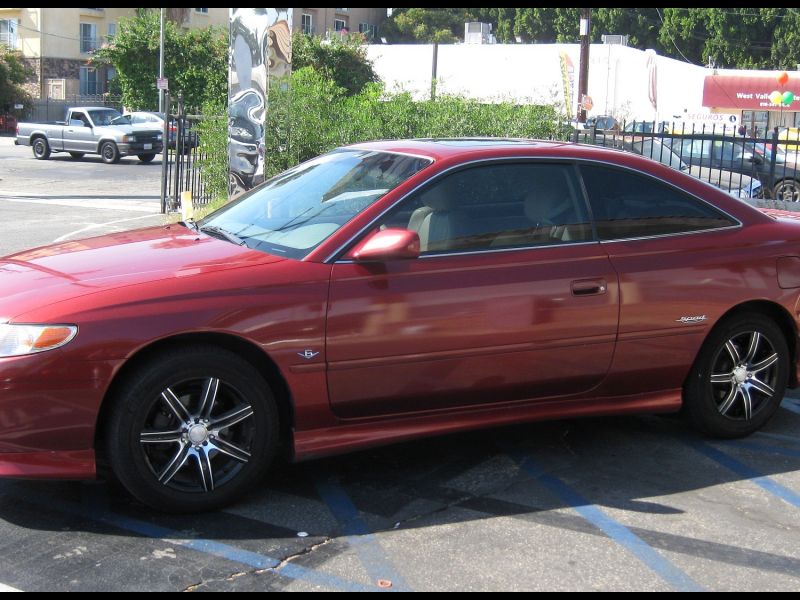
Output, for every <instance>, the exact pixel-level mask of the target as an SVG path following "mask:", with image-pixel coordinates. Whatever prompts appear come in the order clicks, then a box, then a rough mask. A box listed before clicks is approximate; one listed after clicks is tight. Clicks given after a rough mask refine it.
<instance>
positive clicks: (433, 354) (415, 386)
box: [326, 161, 618, 418]
mask: <svg viewBox="0 0 800 600" xmlns="http://www.w3.org/2000/svg"><path fill="white" fill-rule="evenodd" d="M381 227H384V228H385V227H392V228H398V227H399V228H408V229H412V230H414V231H417V232H418V233H419V236H420V241H421V256H420V257H419V258H418V259H408V260H394V261H388V262H384V263H379V264H370V263H358V262H354V261H351V260H347V259H346V258H345V259H343V260H339V261H338V262H337V263H336V264H335V265H334V266H333V271H332V278H331V288H330V302H329V309H328V322H327V346H326V352H327V357H328V389H329V394H330V402H331V405H332V409H333V411H334V412H335V413H336V414H337V415H339V416H341V417H345V418H353V417H366V416H373V415H385V414H391V413H408V412H415V411H430V410H439V409H450V408H456V407H463V406H474V405H493V404H497V403H503V402H514V401H534V400H545V399H552V398H564V397H569V396H575V395H579V394H582V393H584V392H586V391H587V390H590V389H592V388H594V387H596V386H597V385H598V384H599V383H600V382H601V381H602V380H603V378H604V377H605V375H606V373H607V371H608V368H609V365H610V362H611V358H612V355H613V350H614V343H615V337H616V329H617V317H618V314H617V311H618V286H617V278H616V273H615V272H614V269H613V268H612V266H611V264H610V261H609V259H608V256H607V255H606V253H605V252H604V251H603V250H602V248H601V247H600V244H599V243H598V242H597V241H595V239H594V234H593V229H592V226H591V224H590V219H589V217H588V211H587V209H586V206H585V201H584V199H583V196H582V194H581V193H580V187H579V186H578V184H577V178H576V175H575V170H574V166H573V165H571V164H568V163H560V164H556V163H550V164H548V163H536V162H513V163H509V162H507V161H506V162H497V163H489V164H479V165H473V166H470V167H468V168H464V169H462V170H459V171H456V172H451V173H449V174H446V175H444V176H443V177H440V178H438V179H437V180H436V181H435V182H433V183H431V184H430V185H428V186H427V187H426V188H424V189H423V190H421V191H419V192H418V193H416V194H414V195H412V196H410V197H408V198H406V199H404V200H403V201H402V202H400V203H399V204H398V205H397V206H395V207H394V208H393V209H392V210H391V211H390V212H388V213H387V215H386V216H384V217H383V218H382V219H381V220H380V221H379V222H377V223H375V225H374V228H373V229H372V231H374V230H375V229H377V228H381Z"/></svg>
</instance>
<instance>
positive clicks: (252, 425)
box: [105, 346, 279, 514]
mask: <svg viewBox="0 0 800 600" xmlns="http://www.w3.org/2000/svg"><path fill="white" fill-rule="evenodd" d="M118 389H119V390H120V393H119V394H117V395H116V397H114V398H113V399H112V400H111V402H112V405H111V407H110V409H111V412H110V416H109V419H108V422H107V427H106V430H105V431H106V436H105V444H106V446H105V449H106V451H107V453H108V458H109V462H110V465H111V469H112V471H113V473H114V475H115V476H116V477H117V479H118V480H119V481H120V483H122V485H123V486H124V487H125V488H126V489H127V490H128V491H129V492H130V493H131V494H132V495H133V496H134V497H136V498H137V499H138V500H140V501H141V502H143V503H144V504H147V505H148V506H150V507H152V508H155V509H157V510H160V511H165V512H171V513H182V514H189V513H197V512H204V511H210V510H215V509H218V508H221V507H223V506H226V505H228V504H230V503H231V502H233V501H234V500H236V499H237V498H238V497H239V496H241V495H242V494H243V493H244V492H245V491H246V490H247V489H248V488H249V487H251V486H252V485H253V484H254V483H256V482H257V481H259V480H260V479H262V478H263V476H264V474H265V473H266V471H267V469H268V468H269V465H270V463H271V461H272V459H273V457H274V456H275V453H276V450H277V447H278V439H279V434H278V431H279V429H278V410H277V406H276V404H275V400H274V397H273V395H272V393H271V391H270V389H269V386H268V385H267V383H266V381H264V379H263V378H262V377H261V375H260V374H259V373H258V371H257V370H256V369H255V368H254V367H253V366H252V365H250V364H249V363H247V362H245V361H244V360H242V359H241V358H239V357H238V356H237V355H236V354H234V353H232V352H229V351H227V350H224V349H221V348H216V347H214V346H196V347H192V348H182V349H178V350H172V351H170V352H169V353H164V354H160V355H157V356H156V357H154V358H153V359H152V360H150V361H149V362H147V363H145V364H143V365H142V366H141V367H140V368H138V369H136V371H135V372H133V373H132V374H131V375H130V376H128V377H126V378H125V379H124V380H123V382H122V383H121V385H120V386H119V388H118ZM208 397H210V398H211V399H212V400H211V403H208V402H206V404H205V407H206V410H205V411H204V410H203V406H204V405H203V398H208ZM237 416H239V417H242V418H239V419H238V420H236V419H237ZM226 422H227V423H230V424H229V425H227V426H223V427H221V428H220V427H219V426H220V425H224V424H225V423H226ZM215 426H216V427H217V428H216V429H214V427H215ZM143 440H146V441H143ZM209 473H210V474H211V476H210V477H209V476H208V474H209Z"/></svg>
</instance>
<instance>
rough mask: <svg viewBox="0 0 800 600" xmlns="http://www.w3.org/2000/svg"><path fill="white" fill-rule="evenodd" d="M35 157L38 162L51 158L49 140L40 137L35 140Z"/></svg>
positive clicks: (33, 145)
mask: <svg viewBox="0 0 800 600" xmlns="http://www.w3.org/2000/svg"><path fill="white" fill-rule="evenodd" d="M31 146H32V147H33V156H35V157H36V159H37V160H47V159H48V158H50V144H48V143H47V140H46V139H44V138H42V137H40V138H36V139H35V140H33V144H31Z"/></svg>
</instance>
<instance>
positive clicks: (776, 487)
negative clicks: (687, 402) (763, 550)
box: [687, 441, 800, 508]
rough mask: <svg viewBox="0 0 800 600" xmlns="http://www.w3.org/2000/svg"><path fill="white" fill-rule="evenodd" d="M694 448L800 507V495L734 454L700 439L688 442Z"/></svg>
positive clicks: (765, 489)
mask: <svg viewBox="0 0 800 600" xmlns="http://www.w3.org/2000/svg"><path fill="white" fill-rule="evenodd" d="M687 443H688V444H689V445H690V446H692V448H694V449H695V450H697V451H698V452H699V453H700V454H703V455H705V456H707V457H708V458H710V459H711V460H713V461H714V462H716V463H719V464H720V465H722V466H723V467H725V468H726V469H729V470H730V471H733V472H734V473H736V474H737V475H740V476H742V477H744V478H745V479H747V480H749V481H752V482H753V483H755V484H756V485H757V486H758V487H760V488H761V489H763V490H764V491H766V492H769V493H770V494H772V495H773V496H777V497H778V498H780V499H781V500H783V501H784V502H787V503H788V504H791V505H792V506H794V507H796V508H800V495H798V494H796V493H795V492H793V491H792V490H790V489H789V488H786V487H784V486H782V485H781V484H780V483H778V482H777V481H775V480H773V479H770V478H769V477H766V476H765V475H762V474H761V473H759V472H758V471H756V470H755V469H752V468H750V467H748V466H747V465H746V464H744V463H742V462H739V461H738V460H736V459H735V458H733V457H732V456H729V455H728V454H725V453H724V452H722V451H721V450H717V449H716V448H714V447H712V446H709V445H708V444H706V443H704V442H700V441H690V442H687Z"/></svg>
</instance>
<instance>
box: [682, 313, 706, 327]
mask: <svg viewBox="0 0 800 600" xmlns="http://www.w3.org/2000/svg"><path fill="white" fill-rule="evenodd" d="M706 318H707V317H706V316H705V315H698V316H695V317H681V318H680V319H675V322H676V323H683V324H684V325H686V324H690V323H701V322H703V321H705V320H706Z"/></svg>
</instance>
